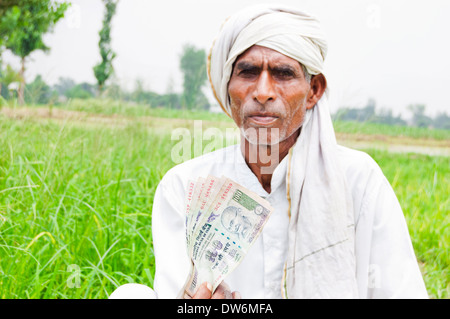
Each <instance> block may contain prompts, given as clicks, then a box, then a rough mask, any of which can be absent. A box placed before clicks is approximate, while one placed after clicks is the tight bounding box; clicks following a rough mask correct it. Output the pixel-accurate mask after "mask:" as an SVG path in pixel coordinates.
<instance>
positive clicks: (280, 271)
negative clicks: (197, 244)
mask: <svg viewBox="0 0 450 319" xmlns="http://www.w3.org/2000/svg"><path fill="white" fill-rule="evenodd" d="M326 52H327V44H326V41H325V39H324V36H323V34H322V32H321V30H320V25H319V22H318V21H317V20H316V19H315V18H314V17H311V16H309V15H307V14H305V13H304V12H301V11H298V10H296V9H292V8H286V7H283V6H278V5H262V6H256V7H251V8H247V9H245V10H243V11H241V12H238V13H237V14H235V15H234V16H232V17H230V18H229V19H228V20H227V21H226V22H225V24H224V25H223V26H222V29H221V31H220V33H219V36H218V38H217V39H216V41H215V43H214V45H213V47H212V49H211V53H210V56H209V61H208V62H209V63H208V75H209V78H210V82H211V85H212V88H213V91H214V94H215V96H216V98H217V100H218V101H219V103H220V105H221V106H222V108H223V110H224V111H225V112H226V113H227V114H228V115H229V116H230V117H231V118H232V119H233V120H234V122H235V123H236V125H237V126H238V127H239V128H240V131H241V143H240V145H236V146H232V147H227V148H225V149H222V150H219V151H215V152H212V153H209V154H206V155H204V156H201V157H198V158H195V159H192V160H190V161H187V162H185V163H183V164H180V165H178V166H176V167H174V168H173V169H171V170H170V171H169V172H168V173H167V174H166V175H165V176H164V178H163V179H162V180H161V182H160V184H159V186H158V189H157V191H156V194H155V198H154V206H153V213H152V214H153V241H154V253H155V260H156V274H155V291H156V293H157V295H158V297H159V298H175V297H176V296H177V294H178V293H179V291H180V289H181V288H182V287H183V285H184V283H185V281H186V278H187V276H188V273H189V270H190V261H189V259H188V256H187V253H186V247H185V246H186V243H185V229H184V227H185V226H184V225H185V216H184V209H183V204H184V197H185V189H186V185H187V183H188V180H196V179H197V178H198V177H205V176H207V175H209V174H210V175H215V176H222V175H224V176H226V177H228V178H230V179H232V180H234V181H236V182H237V183H239V184H241V185H243V186H244V187H246V188H248V189H249V190H251V191H253V192H255V193H257V194H258V195H260V196H262V197H264V198H265V199H266V200H268V201H269V202H270V203H271V205H272V206H273V208H274V212H273V213H272V215H271V217H270V218H269V220H268V222H267V224H266V225H265V227H264V229H263V231H262V233H261V235H260V237H259V238H258V239H257V240H256V242H255V244H254V245H253V246H252V247H251V249H250V250H249V252H248V254H247V256H246V257H245V258H244V260H243V261H242V263H241V264H240V265H239V266H238V267H237V268H236V269H235V270H234V271H233V272H232V273H230V274H229V275H228V277H227V278H226V279H225V281H226V283H223V284H222V285H221V286H219V288H218V289H217V290H216V292H215V293H214V295H212V294H211V291H210V287H209V285H207V284H204V285H202V286H200V288H199V289H198V291H197V293H196V294H195V295H194V298H211V297H212V298H238V297H240V296H242V297H243V298H426V297H427V293H426V289H425V286H424V283H423V280H422V277H421V274H420V271H419V268H418V265H417V262H416V258H415V255H414V251H413V248H412V245H411V240H410V238H409V234H408V229H407V226H406V223H405V220H404V217H403V213H402V210H401V208H400V206H399V203H398V201H397V199H396V196H395V194H394V192H393V190H392V188H391V187H390V185H389V183H388V181H387V180H386V178H385V177H384V175H383V173H382V172H381V170H380V169H379V167H378V166H377V164H376V163H375V162H374V161H373V160H372V159H371V158H370V157H369V156H368V155H366V154H364V153H362V152H359V151H354V150H350V149H347V148H344V147H341V146H338V145H337V144H336V140H335V135H334V131H333V127H332V122H331V119H330V115H329V111H328V106H327V82H326V78H325V76H324V71H323V64H324V60H325V56H326ZM263 155H265V158H267V156H268V157H269V158H270V160H269V161H267V160H262V159H263ZM230 158H231V159H233V160H231V161H230ZM232 291H234V292H232Z"/></svg>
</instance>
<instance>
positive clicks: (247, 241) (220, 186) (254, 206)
mask: <svg viewBox="0 0 450 319" xmlns="http://www.w3.org/2000/svg"><path fill="white" fill-rule="evenodd" d="M185 204H186V206H185V209H186V243H187V252H188V255H189V256H190V258H191V262H192V263H191V271H190V274H189V276H188V278H187V281H186V283H185V285H184V287H183V289H182V290H181V291H180V295H179V297H180V298H186V297H192V296H193V295H194V294H195V292H196V290H197V288H198V286H200V285H201V284H202V283H204V282H209V283H210V284H211V286H212V291H213V292H214V291H215V290H216V288H217V287H218V286H219V285H220V283H221V282H222V281H223V280H224V278H225V277H226V276H227V275H228V274H229V273H231V272H232V271H233V270H234V269H235V268H236V267H237V266H238V265H239V264H240V262H241V261H242V259H243V258H244V257H245V255H246V253H247V251H248V250H249V248H250V247H251V246H252V244H253V243H254V242H255V240H256V238H258V236H259V234H261V231H262V229H263V227H264V225H265V223H266V222H267V220H268V219H269V216H270V215H271V213H272V211H273V208H272V207H271V206H270V204H269V202H268V201H266V200H265V199H264V198H262V197H260V196H258V195H257V194H255V193H253V192H251V191H249V190H248V189H246V188H244V187H243V186H241V185H239V184H237V183H236V182H234V181H232V180H230V179H228V178H226V177H221V178H217V177H215V176H211V175H209V176H207V177H206V178H199V179H198V180H197V181H189V182H188V186H187V190H186V199H185Z"/></svg>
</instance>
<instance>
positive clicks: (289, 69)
mask: <svg viewBox="0 0 450 319" xmlns="http://www.w3.org/2000/svg"><path fill="white" fill-rule="evenodd" d="M271 70H272V71H277V72H292V73H293V74H297V73H298V70H297V69H296V68H294V67H293V66H292V65H289V64H280V65H276V66H274V67H273V68H271Z"/></svg>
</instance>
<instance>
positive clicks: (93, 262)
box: [0, 116, 450, 298]
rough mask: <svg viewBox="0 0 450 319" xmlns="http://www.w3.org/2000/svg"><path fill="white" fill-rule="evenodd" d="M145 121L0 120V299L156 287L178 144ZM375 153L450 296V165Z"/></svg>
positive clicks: (422, 257)
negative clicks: (163, 194) (163, 189)
mask: <svg viewBox="0 0 450 319" xmlns="http://www.w3.org/2000/svg"><path fill="white" fill-rule="evenodd" d="M139 123H140V122H130V125H121V126H114V125H80V123H76V124H75V123H72V122H56V121H55V122H52V121H49V120H42V119H40V120H33V119H25V120H12V119H8V118H4V117H1V116H0V151H1V153H0V298H106V297H108V295H109V294H110V293H111V292H112V291H113V290H114V289H115V288H116V287H117V286H119V285H122V284H124V283H127V282H136V283H142V284H146V285H149V286H151V287H152V286H153V274H154V256H153V250H152V247H153V246H152V230H151V211H152V204H153V195H154V191H155V188H156V186H157V184H158V183H159V181H160V179H161V178H162V176H163V175H164V174H165V173H166V172H167V170H168V169H169V168H171V167H172V166H173V165H175V164H174V163H173V162H172V161H171V155H170V154H171V148H172V145H174V144H175V143H176V141H171V138H170V131H164V130H163V131H153V130H152V129H151V128H150V127H151V125H144V124H139ZM369 153H370V154H371V155H372V156H373V157H374V158H375V160H377V161H378V163H379V164H380V166H381V168H382V169H383V171H384V172H385V174H386V176H387V177H388V179H389V180H390V182H391V183H392V185H393V188H394V190H395V192H396V194H397V196H398V198H399V200H400V203H401V204H402V206H403V208H404V212H405V216H406V219H407V222H408V225H409V229H410V233H411V237H412V240H413V244H414V248H415V250H416V255H417V257H418V259H419V261H420V262H421V264H422V265H423V268H422V270H423V273H424V278H425V281H426V285H427V288H428V291H429V293H430V296H431V297H434V298H448V297H449V296H450V294H449V287H448V284H449V255H448V243H449V233H448V229H449V227H448V226H449V225H448V223H449V220H448V212H449V199H448V194H449V183H448V181H449V179H450V178H449V177H450V176H449V175H450V171H449V170H450V165H449V164H450V162H449V158H446V157H428V156H419V155H414V154H403V155H402V154H389V153H385V152H379V151H369ZM78 270H79V272H78ZM78 274H79V275H80V276H79V281H77V279H78V277H77V275H78Z"/></svg>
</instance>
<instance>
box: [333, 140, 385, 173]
mask: <svg viewBox="0 0 450 319" xmlns="http://www.w3.org/2000/svg"><path fill="white" fill-rule="evenodd" d="M337 150H338V159H339V162H340V164H341V166H342V168H343V170H344V171H345V172H346V173H350V174H351V173H353V174H357V173H361V174H369V173H370V174H371V173H374V172H375V173H380V172H381V170H380V167H379V166H378V164H377V162H375V160H374V159H373V158H372V157H371V156H370V155H369V154H367V153H365V152H363V151H359V150H355V149H351V148H348V147H345V146H341V145H338V148H337Z"/></svg>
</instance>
